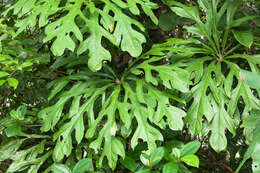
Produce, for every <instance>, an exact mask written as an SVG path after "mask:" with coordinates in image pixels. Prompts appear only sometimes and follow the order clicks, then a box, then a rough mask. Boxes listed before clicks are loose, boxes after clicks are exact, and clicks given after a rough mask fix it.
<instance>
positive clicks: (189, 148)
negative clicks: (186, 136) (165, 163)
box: [181, 141, 200, 157]
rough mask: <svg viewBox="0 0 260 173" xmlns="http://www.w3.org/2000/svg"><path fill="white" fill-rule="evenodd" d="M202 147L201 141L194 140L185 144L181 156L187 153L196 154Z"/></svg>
mask: <svg viewBox="0 0 260 173" xmlns="http://www.w3.org/2000/svg"><path fill="white" fill-rule="evenodd" d="M199 148H200V142H199V141H192V142H189V143H187V144H185V145H184V146H183V148H182V149H181V157H183V156H186V155H192V154H195V153H196V152H197V151H198V150H199Z"/></svg>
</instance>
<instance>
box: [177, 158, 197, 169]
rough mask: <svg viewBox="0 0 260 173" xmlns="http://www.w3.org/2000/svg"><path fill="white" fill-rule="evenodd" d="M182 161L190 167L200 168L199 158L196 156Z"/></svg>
mask: <svg viewBox="0 0 260 173" xmlns="http://www.w3.org/2000/svg"><path fill="white" fill-rule="evenodd" d="M181 160H182V161H183V162H185V163H186V164H187V165H189V166H193V167H197V168H198V167H199V158H198V157H197V156H196V155H186V156H184V157H182V158H181Z"/></svg>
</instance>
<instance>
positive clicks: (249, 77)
mask: <svg viewBox="0 0 260 173" xmlns="http://www.w3.org/2000/svg"><path fill="white" fill-rule="evenodd" d="M240 71H241V75H242V76H241V77H242V80H244V81H245V83H246V84H247V85H249V86H250V87H251V88H254V89H260V73H259V72H250V71H247V70H242V69H241V70H240Z"/></svg>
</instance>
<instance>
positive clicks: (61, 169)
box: [51, 164, 71, 173]
mask: <svg viewBox="0 0 260 173" xmlns="http://www.w3.org/2000/svg"><path fill="white" fill-rule="evenodd" d="M51 170H52V171H53V173H71V170H70V169H69V168H68V167H67V166H66V165H63V164H53V165H52V166H51Z"/></svg>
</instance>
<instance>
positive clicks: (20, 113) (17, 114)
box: [10, 105, 27, 120]
mask: <svg viewBox="0 0 260 173" xmlns="http://www.w3.org/2000/svg"><path fill="white" fill-rule="evenodd" d="M26 111H27V107H26V106H24V105H21V106H19V107H18V108H17V110H16V111H15V110H12V111H11V112H10V115H11V117H13V118H14V119H16V120H24V115H25V114H26Z"/></svg>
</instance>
